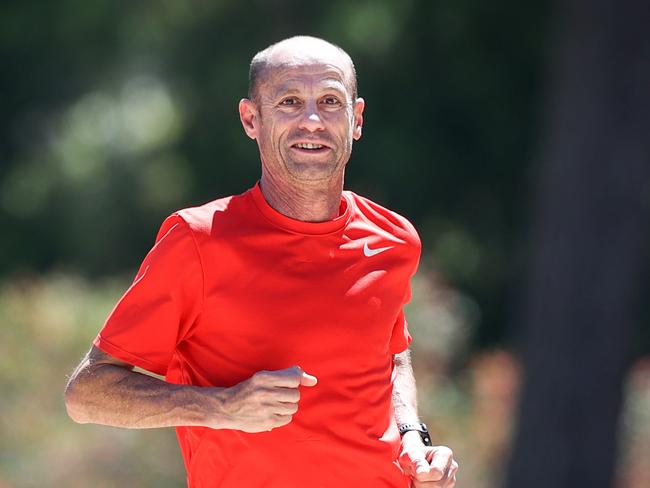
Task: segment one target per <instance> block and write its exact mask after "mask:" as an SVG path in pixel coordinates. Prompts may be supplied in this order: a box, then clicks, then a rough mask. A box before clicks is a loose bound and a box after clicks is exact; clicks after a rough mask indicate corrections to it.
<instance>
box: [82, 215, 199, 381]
mask: <svg viewBox="0 0 650 488" xmlns="http://www.w3.org/2000/svg"><path fill="white" fill-rule="evenodd" d="M202 307H203V270H202V267H201V261H200V257H199V253H198V249H197V246H196V242H195V241H194V237H193V235H192V230H191V229H190V228H189V226H188V225H187V223H186V222H185V221H184V220H183V219H182V218H181V217H179V216H178V215H172V216H170V217H168V218H167V219H166V220H165V221H164V222H163V224H162V226H161V227H160V231H159V232H158V236H157V238H156V243H155V245H154V247H153V248H152V249H151V251H149V253H148V254H147V256H146V257H145V259H144V261H143V262H142V265H141V266H140V269H139V271H138V273H137V275H136V276H135V279H134V280H133V283H132V284H131V286H130V287H129V288H128V290H127V291H126V292H125V293H124V295H123V296H122V298H121V299H120V300H119V301H118V303H117V305H116V306H115V308H114V309H113V311H112V312H111V313H110V315H109V316H108V318H107V320H106V322H105V324H104V326H103V328H102V329H101V331H100V332H99V334H98V336H97V337H96V338H95V341H94V342H93V344H94V345H95V346H96V347H98V348H99V349H101V350H103V351H104V352H106V353H107V354H110V355H111V356H114V357H116V358H117V359H120V360H122V361H125V362H127V363H129V364H133V365H134V366H138V367H140V368H143V369H145V370H148V371H151V372H153V373H156V374H160V375H165V374H166V372H167V367H168V365H169V362H170V360H171V358H172V356H173V354H174V351H175V349H176V346H177V344H178V343H179V342H180V341H181V340H182V339H183V337H184V336H185V335H186V334H187V333H188V332H189V330H191V328H192V325H193V324H194V322H195V321H196V319H197V317H198V316H199V314H200V313H201V311H202Z"/></svg>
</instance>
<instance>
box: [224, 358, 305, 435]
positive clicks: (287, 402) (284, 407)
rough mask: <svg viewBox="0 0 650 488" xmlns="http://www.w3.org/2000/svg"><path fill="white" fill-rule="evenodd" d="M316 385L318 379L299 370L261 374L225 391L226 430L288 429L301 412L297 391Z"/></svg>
mask: <svg viewBox="0 0 650 488" xmlns="http://www.w3.org/2000/svg"><path fill="white" fill-rule="evenodd" d="M316 383H317V380H316V377H314V376H311V375H309V374H307V373H305V372H304V371H303V370H302V369H301V368H300V367H299V366H293V367H291V368H287V369H282V370H278V371H259V372H257V373H255V374H254V375H253V376H251V377H250V378H249V379H247V380H245V381H242V382H241V383H239V384H237V385H235V386H233V387H232V388H227V389H226V390H225V392H224V393H225V400H224V404H223V409H224V415H225V416H226V418H227V421H226V428H230V429H237V430H243V431H244V432H264V431H268V430H271V429H274V428H275V427H281V426H283V425H287V424H288V423H289V422H291V419H292V417H293V415H294V414H295V413H296V412H297V411H298V400H300V390H299V388H298V387H299V386H314V385H316Z"/></svg>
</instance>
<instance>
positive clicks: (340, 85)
mask: <svg viewBox="0 0 650 488" xmlns="http://www.w3.org/2000/svg"><path fill="white" fill-rule="evenodd" d="M322 80H323V81H326V82H327V83H326V85H325V86H324V87H323V88H324V89H325V90H334V91H336V92H337V93H338V94H340V95H343V94H344V93H345V83H344V82H343V81H341V80H340V79H338V78H323V79H322ZM296 85H302V86H304V85H306V83H304V82H302V81H297V80H291V79H289V80H287V81H286V82H284V83H281V84H280V85H279V86H278V87H277V89H276V90H274V91H273V96H274V97H278V96H280V95H291V94H294V93H300V92H301V90H300V88H296Z"/></svg>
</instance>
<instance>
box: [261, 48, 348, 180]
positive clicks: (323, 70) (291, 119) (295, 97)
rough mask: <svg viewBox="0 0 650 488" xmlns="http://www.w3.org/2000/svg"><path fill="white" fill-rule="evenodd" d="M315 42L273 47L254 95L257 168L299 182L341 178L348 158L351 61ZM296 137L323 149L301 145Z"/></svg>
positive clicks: (301, 141)
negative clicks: (259, 160)
mask: <svg viewBox="0 0 650 488" xmlns="http://www.w3.org/2000/svg"><path fill="white" fill-rule="evenodd" d="M316 47H318V49H316ZM316 47H315V46H312V48H314V49H312V50H305V47H304V46H299V47H298V48H297V47H296V46H295V45H291V44H289V45H287V46H285V47H283V48H281V49H278V50H277V52H275V51H274V52H273V54H272V56H270V58H269V59H268V61H267V66H266V68H265V70H264V71H263V73H261V76H260V79H259V84H258V88H257V90H256V94H257V96H256V97H255V100H254V102H255V104H256V106H257V107H258V112H259V114H258V115H259V124H260V125H259V128H260V130H259V133H258V137H257V139H258V145H259V149H260V155H261V157H262V162H263V170H265V171H266V172H272V173H279V174H276V175H275V176H276V177H280V176H284V177H287V178H290V179H292V180H299V181H304V182H320V181H324V180H330V179H333V178H342V176H343V172H344V168H345V165H346V163H347V161H348V160H349V158H350V154H351V150H352V139H353V128H354V112H353V105H354V101H353V93H352V86H353V82H352V80H353V79H354V75H353V67H352V65H351V61H349V58H346V57H345V56H347V55H342V54H341V52H339V51H338V50H337V49H336V48H334V47H333V46H331V45H324V46H321V45H320V44H318V43H317V44H316ZM287 103H290V104H291V105H290V106H287V105H286V104H287ZM300 143H314V144H318V145H322V146H323V149H321V150H306V149H301V148H300V147H297V145H298V144H300Z"/></svg>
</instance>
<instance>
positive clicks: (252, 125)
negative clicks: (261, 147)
mask: <svg viewBox="0 0 650 488" xmlns="http://www.w3.org/2000/svg"><path fill="white" fill-rule="evenodd" d="M258 117H259V116H258V112H257V107H256V106H255V104H254V103H253V102H252V101H251V100H249V99H248V98H242V99H241V100H240V101H239V120H241V125H242V126H243V127H244V132H246V135H247V136H248V137H250V138H251V139H257V121H258Z"/></svg>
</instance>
